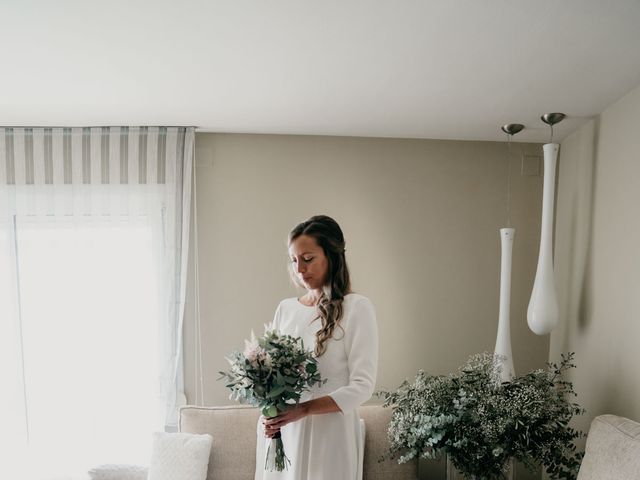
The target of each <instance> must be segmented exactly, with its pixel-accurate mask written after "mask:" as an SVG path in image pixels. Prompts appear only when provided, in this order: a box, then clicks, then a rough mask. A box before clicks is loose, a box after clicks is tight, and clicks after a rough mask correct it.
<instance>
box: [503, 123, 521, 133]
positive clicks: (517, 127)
mask: <svg viewBox="0 0 640 480" xmlns="http://www.w3.org/2000/svg"><path fill="white" fill-rule="evenodd" d="M500 130H502V131H503V132H504V133H506V134H507V135H515V134H516V133H520V132H521V131H522V130H524V125H522V124H521V123H507V124H506V125H502V126H501V127H500Z"/></svg>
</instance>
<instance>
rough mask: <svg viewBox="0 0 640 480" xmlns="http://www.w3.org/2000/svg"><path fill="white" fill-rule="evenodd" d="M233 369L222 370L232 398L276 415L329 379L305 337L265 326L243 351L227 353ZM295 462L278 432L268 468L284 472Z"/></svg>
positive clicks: (270, 445) (266, 465) (270, 447)
mask: <svg viewBox="0 0 640 480" xmlns="http://www.w3.org/2000/svg"><path fill="white" fill-rule="evenodd" d="M227 360H228V362H229V364H230V366H231V367H230V369H229V370H228V371H226V372H219V373H221V374H222V376H221V377H220V378H219V379H218V380H221V379H223V378H226V380H227V385H226V386H227V388H229V389H230V390H231V394H230V395H229V398H230V399H232V400H237V401H239V402H240V403H248V404H250V405H254V406H257V407H259V408H260V409H261V411H262V415H264V416H265V417H267V418H269V417H275V416H276V415H277V414H278V413H280V412H284V411H285V410H286V409H287V408H288V405H291V404H292V403H294V404H297V403H298V402H299V401H300V397H301V395H302V393H303V392H304V391H308V390H309V389H310V388H311V387H312V386H313V385H316V384H318V385H321V384H322V383H324V382H326V380H322V379H321V378H320V373H319V372H318V361H317V360H316V359H315V358H314V357H313V353H312V352H311V351H307V350H305V348H304V343H303V341H302V339H301V338H296V337H292V336H290V335H283V334H280V333H279V332H278V331H276V330H268V329H265V334H264V335H263V336H262V337H260V338H257V339H256V337H255V335H254V334H253V332H251V340H249V341H247V340H245V348H244V351H243V352H242V353H240V352H237V351H236V352H233V353H232V354H231V356H230V357H227ZM290 463H291V462H290V461H289V459H288V458H287V456H286V455H285V453H284V445H283V443H282V437H281V434H280V432H278V433H277V434H276V435H274V437H273V438H272V439H271V443H270V444H269V449H268V450H267V458H266V462H265V469H268V470H272V471H273V470H274V469H275V470H277V471H279V472H281V471H282V470H284V469H285V468H286V467H287V464H290Z"/></svg>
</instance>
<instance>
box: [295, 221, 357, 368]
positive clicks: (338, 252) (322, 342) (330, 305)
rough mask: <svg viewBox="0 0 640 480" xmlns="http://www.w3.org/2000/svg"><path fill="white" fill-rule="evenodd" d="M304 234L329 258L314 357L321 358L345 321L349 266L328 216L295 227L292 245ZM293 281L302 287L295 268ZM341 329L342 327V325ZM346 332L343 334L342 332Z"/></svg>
mask: <svg viewBox="0 0 640 480" xmlns="http://www.w3.org/2000/svg"><path fill="white" fill-rule="evenodd" d="M301 235H308V236H310V237H313V238H315V240H316V242H317V243H318V246H320V247H321V248H322V250H324V255H325V256H326V257H327V262H328V271H327V283H326V284H325V285H324V286H323V288H322V290H323V292H322V295H321V296H320V299H319V300H318V303H317V309H318V316H317V317H316V319H318V318H319V319H320V321H321V322H322V326H321V328H320V330H318V333H316V346H315V354H316V356H317V357H319V356H321V355H322V354H323V353H324V352H325V351H326V350H327V346H326V343H327V341H328V340H329V339H330V338H332V337H333V333H334V330H335V329H336V327H338V326H340V320H341V319H342V312H343V309H342V302H343V300H344V296H345V295H347V294H348V293H351V280H350V279H349V267H348V266H347V260H346V257H345V252H346V250H345V241H344V235H343V233H342V229H341V228H340V225H338V223H337V222H336V221H335V220H334V219H333V218H331V217H328V216H326V215H315V216H313V217H311V218H309V219H308V220H306V221H304V222H302V223H299V224H298V225H296V226H295V227H294V228H293V230H291V232H290V233H289V238H288V242H289V245H291V242H293V241H294V240H295V239H296V238H298V237H299V236H301ZM290 274H291V278H292V280H293V282H294V283H295V284H296V285H298V286H300V287H302V286H303V285H301V284H300V283H299V281H298V279H297V277H296V275H295V271H294V270H293V269H291V270H290ZM340 328H341V329H342V327H341V326H340ZM343 333H344V331H343Z"/></svg>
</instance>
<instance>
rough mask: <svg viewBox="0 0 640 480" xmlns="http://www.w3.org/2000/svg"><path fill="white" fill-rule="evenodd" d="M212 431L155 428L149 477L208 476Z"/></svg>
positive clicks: (186, 479) (191, 479) (183, 479)
mask: <svg viewBox="0 0 640 480" xmlns="http://www.w3.org/2000/svg"><path fill="white" fill-rule="evenodd" d="M211 440H212V439H211V435H194V434H190V433H166V432H154V433H153V444H152V449H151V463H150V465H149V480H205V478H206V477H207V467H208V464H209V453H210V451H211Z"/></svg>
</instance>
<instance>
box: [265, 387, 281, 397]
mask: <svg viewBox="0 0 640 480" xmlns="http://www.w3.org/2000/svg"><path fill="white" fill-rule="evenodd" d="M284 388H285V387H284V386H283V385H279V386H277V387H276V388H274V389H273V390H271V391H270V392H269V393H267V397H269V398H275V397H278V396H280V395H281V394H282V392H284Z"/></svg>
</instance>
